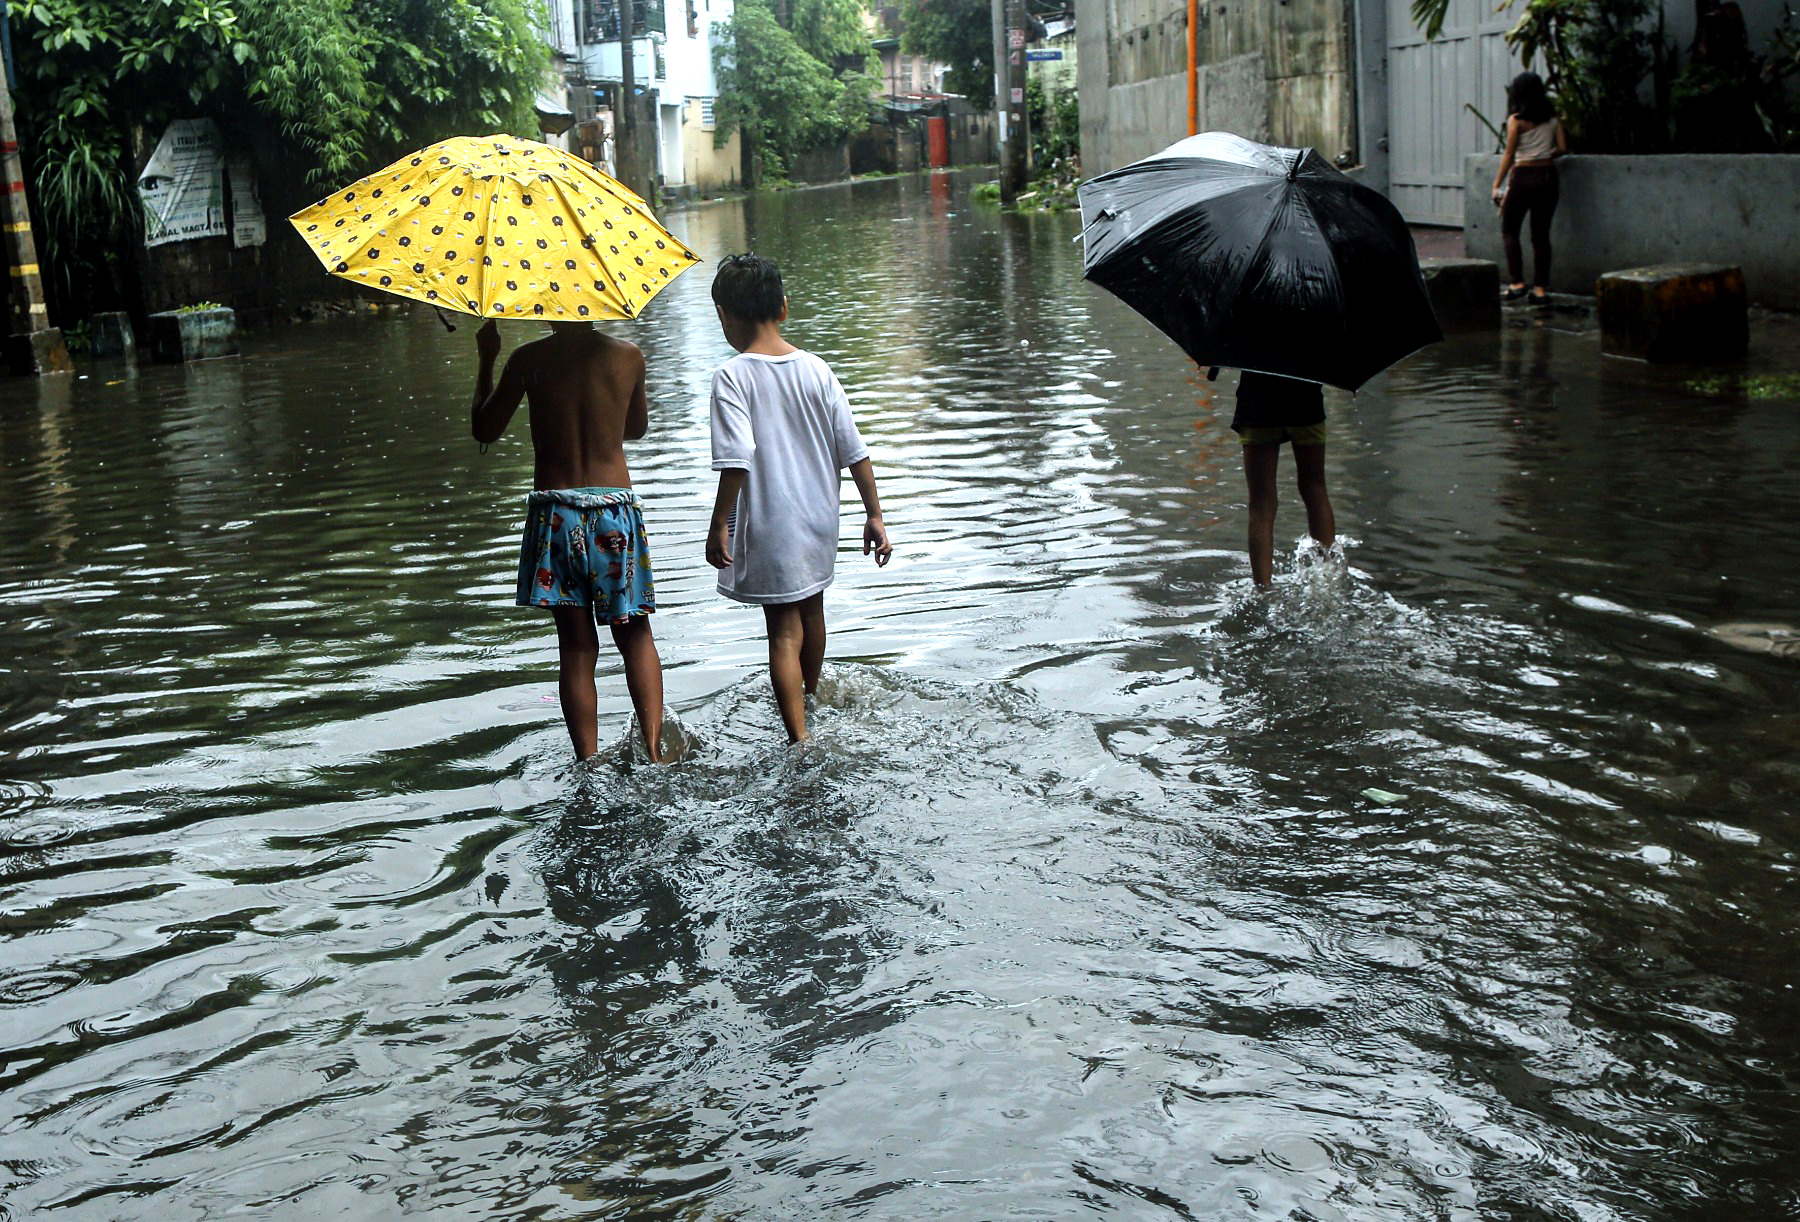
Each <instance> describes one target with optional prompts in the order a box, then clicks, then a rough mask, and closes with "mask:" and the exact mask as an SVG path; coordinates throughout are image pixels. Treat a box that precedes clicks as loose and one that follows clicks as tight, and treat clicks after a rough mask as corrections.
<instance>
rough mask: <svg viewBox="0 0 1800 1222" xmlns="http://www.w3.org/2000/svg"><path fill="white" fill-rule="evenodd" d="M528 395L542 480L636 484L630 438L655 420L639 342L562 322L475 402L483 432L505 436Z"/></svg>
mask: <svg viewBox="0 0 1800 1222" xmlns="http://www.w3.org/2000/svg"><path fill="white" fill-rule="evenodd" d="M490 325H491V324H490ZM484 330H485V328H484ZM494 343H495V344H497V343H498V336H497V335H496V337H495V340H494ZM521 397H524V398H526V399H527V400H529V402H530V405H531V406H530V412H531V416H530V419H531V445H532V450H533V451H534V453H535V454H536V459H537V461H536V471H535V475H534V477H533V484H534V486H535V487H538V488H629V487H630V486H631V472H630V469H629V468H628V467H627V466H626V463H625V444H624V443H625V442H626V441H633V440H636V439H637V438H639V437H642V436H643V435H644V433H645V432H646V431H647V430H648V428H649V423H650V415H649V403H648V401H647V399H646V398H645V395H644V355H643V353H641V352H640V351H638V348H637V345H635V344H629V343H626V342H625V341H624V340H620V339H614V338H613V337H612V336H610V335H605V334H602V333H601V332H599V331H596V330H594V329H593V328H592V327H590V326H588V325H587V324H585V323H577V324H555V329H554V330H553V331H552V332H551V334H549V335H547V336H545V337H544V338H542V339H538V340H533V341H532V342H531V343H528V344H522V345H520V347H519V348H518V349H517V350H516V351H515V352H514V353H513V354H512V356H511V358H510V359H508V361H507V362H506V368H505V369H504V370H503V371H502V373H501V375H500V381H499V385H498V386H496V387H494V389H493V392H492V393H491V394H490V395H489V396H488V397H487V400H486V402H485V403H482V404H480V405H478V407H477V409H476V418H475V434H476V437H477V438H479V439H481V440H491V438H490V437H486V436H484V435H483V434H484V433H485V432H491V433H492V437H498V436H499V435H500V433H501V432H502V431H504V430H505V428H506V423H507V421H508V420H509V419H510V418H511V416H512V414H513V412H514V411H516V410H517V409H518V405H519V401H520V398H521Z"/></svg>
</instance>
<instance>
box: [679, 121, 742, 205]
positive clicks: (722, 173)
mask: <svg viewBox="0 0 1800 1222" xmlns="http://www.w3.org/2000/svg"><path fill="white" fill-rule="evenodd" d="M705 110H706V107H705V105H704V103H703V102H702V101H701V99H699V98H688V99H687V101H686V105H685V106H683V107H682V112H681V152H682V158H683V160H684V162H685V165H684V166H683V175H682V181H684V182H686V183H688V184H689V185H690V186H692V187H694V188H695V189H696V190H699V191H702V192H707V191H724V190H727V189H730V188H733V187H736V186H737V185H738V172H739V169H740V168H741V167H742V166H743V164H744V155H743V133H741V132H735V131H734V132H732V133H731V138H730V139H728V140H726V141H725V143H724V144H723V145H722V146H720V147H718V148H714V147H713V128H712V127H711V126H709V125H708V124H706V123H705V122H703V117H704V113H705Z"/></svg>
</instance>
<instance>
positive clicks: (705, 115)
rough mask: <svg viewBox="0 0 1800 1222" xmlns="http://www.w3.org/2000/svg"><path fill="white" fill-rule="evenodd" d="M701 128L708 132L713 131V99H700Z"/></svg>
mask: <svg viewBox="0 0 1800 1222" xmlns="http://www.w3.org/2000/svg"><path fill="white" fill-rule="evenodd" d="M699 102H700V126H701V127H702V128H704V129H705V130H706V131H711V130H712V129H713V99H712V98H700V99H699Z"/></svg>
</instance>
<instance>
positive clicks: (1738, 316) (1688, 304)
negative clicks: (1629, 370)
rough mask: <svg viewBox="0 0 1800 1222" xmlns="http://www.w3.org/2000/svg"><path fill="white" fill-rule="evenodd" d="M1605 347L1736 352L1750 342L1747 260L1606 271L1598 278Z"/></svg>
mask: <svg viewBox="0 0 1800 1222" xmlns="http://www.w3.org/2000/svg"><path fill="white" fill-rule="evenodd" d="M1594 295H1595V297H1597V298H1598V299H1599V307H1600V347H1601V349H1602V350H1603V351H1605V352H1609V353H1611V354H1613V355H1614V356H1634V357H1639V358H1641V359H1643V360H1646V361H1713V360H1731V359H1733V358H1735V357H1740V356H1743V355H1744V352H1745V350H1746V349H1748V348H1749V346H1750V319H1749V314H1748V311H1747V309H1746V304H1745V303H1746V297H1745V294H1744V272H1743V269H1742V268H1738V267H1729V266H1726V265H1724V264H1718V263H1659V264H1655V265H1652V266H1650V267H1633V268H1629V269H1627V270H1624V271H1616V272H1607V273H1605V274H1604V275H1602V276H1601V277H1600V279H1599V280H1598V281H1597V282H1596V283H1595V285H1594Z"/></svg>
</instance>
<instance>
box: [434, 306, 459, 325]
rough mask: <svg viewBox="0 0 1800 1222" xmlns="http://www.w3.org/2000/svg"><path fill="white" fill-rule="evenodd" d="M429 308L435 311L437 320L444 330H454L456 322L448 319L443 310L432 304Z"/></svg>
mask: <svg viewBox="0 0 1800 1222" xmlns="http://www.w3.org/2000/svg"><path fill="white" fill-rule="evenodd" d="M431 308H432V309H433V310H435V311H436V312H437V316H438V321H439V322H441V323H443V324H444V330H446V331H454V330H456V324H455V323H453V322H451V321H450V319H449V317H448V316H447V315H446V314H445V313H444V311H443V310H441V309H439V308H438V307H437V306H432V307H431Z"/></svg>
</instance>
